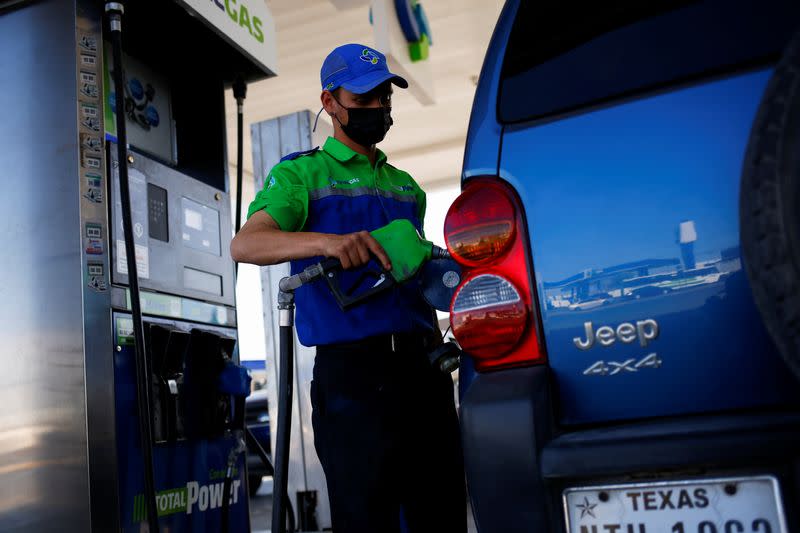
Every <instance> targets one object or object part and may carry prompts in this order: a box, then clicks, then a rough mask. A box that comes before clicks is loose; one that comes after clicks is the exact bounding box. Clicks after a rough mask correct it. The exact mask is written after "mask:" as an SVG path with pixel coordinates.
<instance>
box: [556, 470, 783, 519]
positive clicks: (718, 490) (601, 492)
mask: <svg viewBox="0 0 800 533" xmlns="http://www.w3.org/2000/svg"><path fill="white" fill-rule="evenodd" d="M563 496H564V497H563V500H564V512H565V513H566V519H567V530H568V531H569V533H788V529H787V528H786V523H785V518H784V516H783V507H782V505H781V499H780V492H779V490H778V482H777V480H776V479H775V478H773V477H770V476H759V477H743V478H725V479H709V480H694V481H669V482H656V483H637V484H626V485H609V486H598V487H580V488H570V489H567V490H565V491H564V495H563Z"/></svg>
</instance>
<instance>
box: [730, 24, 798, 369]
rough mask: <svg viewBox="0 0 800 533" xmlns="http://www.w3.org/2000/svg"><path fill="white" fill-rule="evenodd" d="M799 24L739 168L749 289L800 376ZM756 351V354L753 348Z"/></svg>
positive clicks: (743, 245)
mask: <svg viewBox="0 0 800 533" xmlns="http://www.w3.org/2000/svg"><path fill="white" fill-rule="evenodd" d="M798 183H800V32H798V33H797V34H795V36H794V37H793V39H792V40H791V41H790V43H789V46H788V47H787V48H786V50H785V51H784V54H783V57H782V59H781V60H780V62H779V63H778V65H777V68H776V69H775V72H774V73H773V75H772V79H771V80H770V82H769V84H768V85H767V89H766V91H765V92H764V96H763V98H762V101H761V104H760V107H759V109H758V113H757V114H756V118H755V121H754V123H753V129H752V131H751V134H750V140H749V145H748V147H747V153H746V155H745V160H744V165H743V168H742V184H741V192H740V203H739V218H740V226H741V229H740V234H741V245H742V256H743V259H744V264H745V269H746V271H747V274H748V276H749V278H750V285H751V287H752V290H753V296H754V299H755V302H756V305H757V306H758V308H759V310H760V312H761V315H762V317H763V319H764V323H765V324H766V327H767V329H768V330H769V332H770V334H771V335H772V338H773V340H774V341H775V343H776V345H777V346H778V348H779V349H780V351H781V354H782V355H783V357H784V359H785V360H786V362H787V363H788V364H789V366H790V367H791V368H792V370H793V371H794V373H795V375H796V376H798V377H800V240H799V239H800V187H798ZM754 355H757V354H754Z"/></svg>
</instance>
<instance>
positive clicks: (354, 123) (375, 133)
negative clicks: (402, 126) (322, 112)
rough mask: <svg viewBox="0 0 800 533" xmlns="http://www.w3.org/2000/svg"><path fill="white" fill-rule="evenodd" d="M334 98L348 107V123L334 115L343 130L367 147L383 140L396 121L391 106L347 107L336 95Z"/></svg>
mask: <svg viewBox="0 0 800 533" xmlns="http://www.w3.org/2000/svg"><path fill="white" fill-rule="evenodd" d="M334 100H336V102H337V103H338V104H339V105H340V106H342V107H343V108H344V109H347V116H348V117H349V120H348V121H347V124H346V125H345V124H342V121H341V120H339V117H336V115H334V116H335V117H336V120H337V121H338V122H339V125H340V126H341V127H342V130H343V131H344V132H345V134H346V135H347V136H348V137H350V138H351V139H353V141H355V142H357V143H358V144H360V145H361V146H363V147H365V148H369V147H370V146H372V145H373V144H378V143H379V142H381V141H382V140H383V138H384V137H386V132H387V131H389V128H390V127H391V126H392V124H393V123H394V121H393V120H392V108H391V107H345V106H343V105H342V103H341V102H339V100H338V99H337V98H336V97H335V96H334Z"/></svg>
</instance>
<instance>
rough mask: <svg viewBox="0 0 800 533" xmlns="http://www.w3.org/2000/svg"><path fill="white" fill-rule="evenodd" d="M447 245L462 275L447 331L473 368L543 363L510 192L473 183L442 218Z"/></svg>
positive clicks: (517, 210) (521, 225)
mask: <svg viewBox="0 0 800 533" xmlns="http://www.w3.org/2000/svg"><path fill="white" fill-rule="evenodd" d="M445 241H446V242H447V248H448V249H449V250H450V253H451V254H452V255H453V258H454V259H455V260H456V261H458V262H459V263H460V264H461V265H462V266H463V267H464V272H463V282H462V283H461V285H460V286H459V288H458V290H457V291H456V294H455V296H454V297H453V301H452V302H451V304H450V325H451V326H452V328H453V334H454V335H455V337H456V340H458V342H459V344H460V345H461V347H462V348H463V349H464V351H465V352H466V353H468V354H469V355H471V356H472V357H473V359H474V361H475V368H476V369H477V370H479V371H485V370H492V369H500V368H507V367H512V366H525V365H531V364H535V363H540V362H543V360H544V353H543V351H542V350H541V349H540V346H539V340H538V336H537V334H536V322H537V321H536V313H535V308H534V306H533V297H532V295H533V291H532V290H531V281H530V280H531V276H530V274H529V269H528V264H529V262H528V258H527V248H526V247H527V235H526V232H525V222H524V220H523V216H522V208H521V206H520V203H519V200H518V199H517V196H516V195H515V194H514V192H513V190H512V189H511V188H510V187H509V186H508V185H506V184H505V183H504V182H501V181H500V180H498V179H496V178H480V179H474V180H472V181H470V182H469V183H468V184H467V186H466V188H465V190H464V192H463V193H462V194H461V196H459V197H458V198H457V199H456V201H455V202H453V205H452V206H451V207H450V210H449V211H448V213H447V218H446V219H445Z"/></svg>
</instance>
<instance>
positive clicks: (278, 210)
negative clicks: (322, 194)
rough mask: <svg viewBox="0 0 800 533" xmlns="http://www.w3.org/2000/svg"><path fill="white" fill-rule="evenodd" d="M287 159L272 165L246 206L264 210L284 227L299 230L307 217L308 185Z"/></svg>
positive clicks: (249, 215) (254, 209) (252, 209)
mask: <svg viewBox="0 0 800 533" xmlns="http://www.w3.org/2000/svg"><path fill="white" fill-rule="evenodd" d="M287 163H288V162H284V163H279V164H277V165H275V166H274V167H273V168H272V170H271V171H270V173H269V175H268V176H267V179H266V181H265V183H264V188H263V189H262V190H260V191H259V192H258V194H256V197H255V199H254V200H253V201H252V202H251V203H250V208H249V209H248V210H247V218H250V217H251V216H252V215H253V213H255V212H256V211H261V210H263V211H265V212H266V213H267V214H268V215H269V216H271V217H272V218H273V219H274V220H275V222H277V223H278V226H280V228H281V229H282V230H283V231H300V230H301V229H302V228H303V225H305V223H306V218H307V217H308V188H307V187H306V186H305V184H304V183H303V180H302V179H301V177H300V176H299V175H298V174H297V173H296V172H295V169H293V168H292V165H290V164H287Z"/></svg>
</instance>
